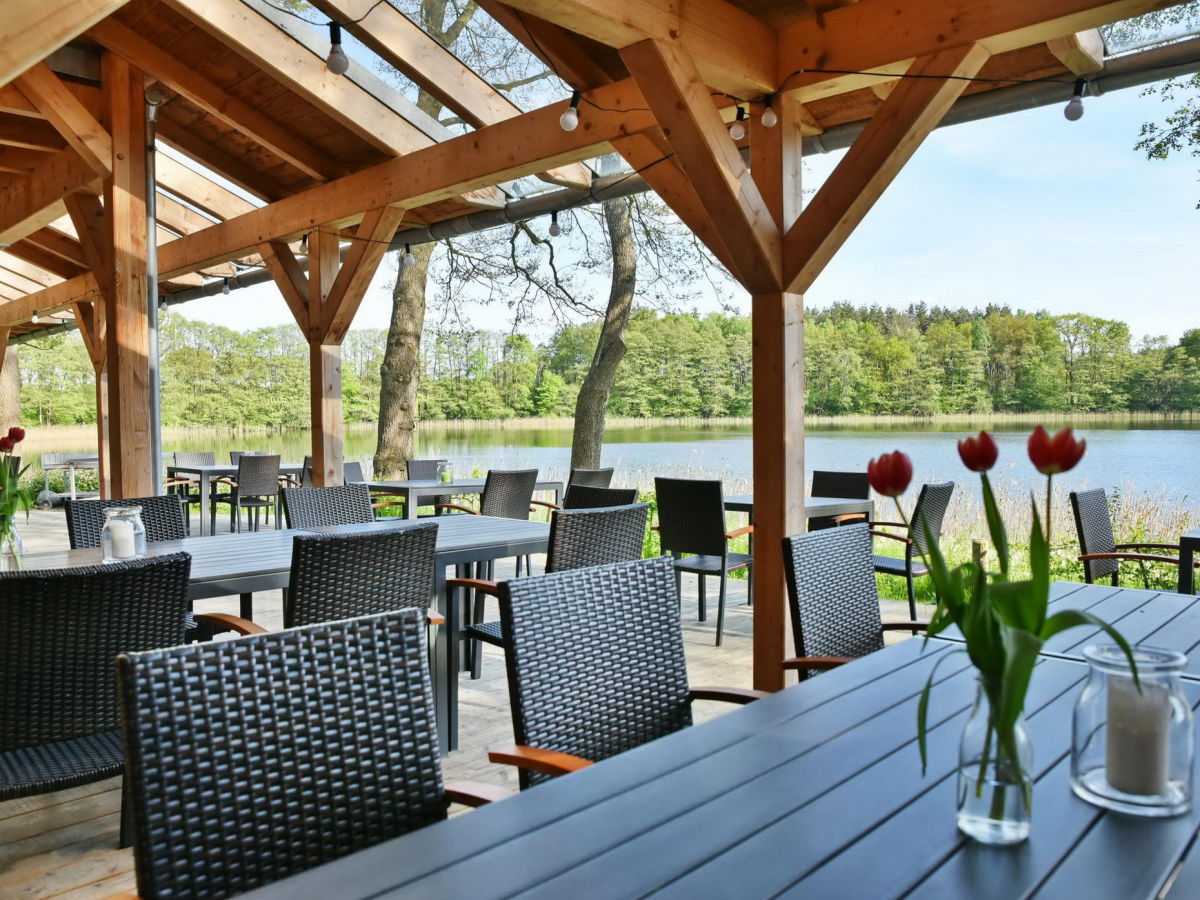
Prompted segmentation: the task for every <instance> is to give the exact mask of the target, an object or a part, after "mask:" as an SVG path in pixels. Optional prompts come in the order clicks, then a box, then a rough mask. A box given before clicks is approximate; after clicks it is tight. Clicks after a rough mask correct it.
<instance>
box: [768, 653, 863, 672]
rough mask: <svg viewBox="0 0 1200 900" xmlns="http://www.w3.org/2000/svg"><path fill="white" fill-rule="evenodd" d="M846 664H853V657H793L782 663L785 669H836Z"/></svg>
mask: <svg viewBox="0 0 1200 900" xmlns="http://www.w3.org/2000/svg"><path fill="white" fill-rule="evenodd" d="M848 662H854V657H853V656H793V657H792V658H791V659H785V660H784V661H783V667H784V668H785V669H836V668H837V667H838V666H844V665H845V664H846V663H848Z"/></svg>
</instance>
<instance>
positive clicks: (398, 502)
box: [371, 500, 404, 509]
mask: <svg viewBox="0 0 1200 900" xmlns="http://www.w3.org/2000/svg"><path fill="white" fill-rule="evenodd" d="M403 505H404V501H403V500H379V501H377V502H375V503H372V504H371V509H383V508H384V507H385V506H403Z"/></svg>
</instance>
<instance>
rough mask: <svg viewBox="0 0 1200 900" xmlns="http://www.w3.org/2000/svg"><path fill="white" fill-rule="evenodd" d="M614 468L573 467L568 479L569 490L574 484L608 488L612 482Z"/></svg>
mask: <svg viewBox="0 0 1200 900" xmlns="http://www.w3.org/2000/svg"><path fill="white" fill-rule="evenodd" d="M612 478H613V470H612V469H572V470H571V477H570V478H568V479H567V490H568V491H569V490H570V489H571V487H572V486H574V485H578V486H580V487H600V488H606V487H608V486H609V485H611V484H612Z"/></svg>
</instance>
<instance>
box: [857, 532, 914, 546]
mask: <svg viewBox="0 0 1200 900" xmlns="http://www.w3.org/2000/svg"><path fill="white" fill-rule="evenodd" d="M868 533H869V534H873V535H874V536H875V537H881V538H891V539H892V540H893V541H899V542H900V543H902V544H911V543H912V538H906V537H905V536H904V535H902V534H892V533H891V532H890V531H876V530H875V529H874V528H872V529H871V530H870V531H869V532H868Z"/></svg>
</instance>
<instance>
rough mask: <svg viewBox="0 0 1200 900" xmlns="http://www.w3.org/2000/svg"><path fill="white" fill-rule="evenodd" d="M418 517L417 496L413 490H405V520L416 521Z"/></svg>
mask: <svg viewBox="0 0 1200 900" xmlns="http://www.w3.org/2000/svg"><path fill="white" fill-rule="evenodd" d="M416 517H417V494H416V491H414V490H413V489H412V488H405V489H404V518H406V519H415V518H416Z"/></svg>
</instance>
